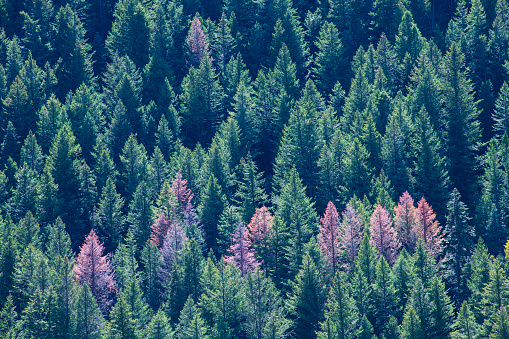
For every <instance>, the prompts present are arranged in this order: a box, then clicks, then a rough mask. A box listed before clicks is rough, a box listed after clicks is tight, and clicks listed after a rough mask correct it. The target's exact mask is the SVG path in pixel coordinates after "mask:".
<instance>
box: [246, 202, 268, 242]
mask: <svg viewBox="0 0 509 339" xmlns="http://www.w3.org/2000/svg"><path fill="white" fill-rule="evenodd" d="M271 228H272V214H271V213H270V212H269V210H268V209H267V207H265V206H262V207H261V208H257V209H256V210H255V213H254V214H253V217H252V218H251V222H250V223H249V224H248V225H247V229H248V231H249V239H250V240H251V243H252V244H253V247H255V248H256V246H257V245H258V244H259V243H260V242H261V241H263V239H264V238H265V237H267V235H269V233H270V231H271Z"/></svg>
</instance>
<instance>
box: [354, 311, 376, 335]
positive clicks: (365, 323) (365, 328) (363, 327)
mask: <svg viewBox="0 0 509 339" xmlns="http://www.w3.org/2000/svg"><path fill="white" fill-rule="evenodd" d="M360 322H361V324H360V328H359V334H358V338H359V339H375V338H376V336H375V331H374V330H373V325H371V322H370V321H369V320H368V318H367V317H366V315H363V316H362V319H361V321H360Z"/></svg>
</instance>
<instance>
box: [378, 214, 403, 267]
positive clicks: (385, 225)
mask: <svg viewBox="0 0 509 339" xmlns="http://www.w3.org/2000/svg"><path fill="white" fill-rule="evenodd" d="M371 243H372V244H373V246H374V247H375V248H376V249H377V251H378V253H380V254H381V255H383V256H384V257H385V260H387V262H388V263H389V265H392V264H394V262H395V261H396V259H397V255H398V250H399V241H398V238H397V236H396V231H395V230H394V227H392V221H391V218H390V217H389V212H388V211H387V210H386V209H385V208H384V207H382V206H380V205H378V206H377V207H376V208H375V211H374V212H373V215H372V216H371Z"/></svg>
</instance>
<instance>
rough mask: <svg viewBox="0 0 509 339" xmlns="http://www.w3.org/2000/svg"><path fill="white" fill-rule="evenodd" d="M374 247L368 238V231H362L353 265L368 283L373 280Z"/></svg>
mask: <svg viewBox="0 0 509 339" xmlns="http://www.w3.org/2000/svg"><path fill="white" fill-rule="evenodd" d="M375 256H376V249H375V247H373V245H372V243H371V242H370V240H369V235H368V233H367V232H366V233H364V237H363V238H362V241H361V244H360V246H359V254H358V255H357V258H356V259H355V267H356V269H357V270H358V272H360V273H361V274H362V275H363V278H364V279H366V282H367V284H368V285H371V284H372V283H374V281H375V264H376V258H375Z"/></svg>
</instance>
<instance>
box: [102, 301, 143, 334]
mask: <svg viewBox="0 0 509 339" xmlns="http://www.w3.org/2000/svg"><path fill="white" fill-rule="evenodd" d="M103 337H104V338H108V339H110V338H111V339H113V338H123V339H137V338H139V336H138V334H137V331H136V320H135V319H134V318H133V313H132V310H131V307H130V306H129V303H128V301H127V299H126V298H125V296H121V297H120V298H119V300H118V301H117V303H116V304H115V306H114V307H113V309H112V310H111V314H110V321H109V322H108V324H107V325H106V327H105V329H104V332H103Z"/></svg>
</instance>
